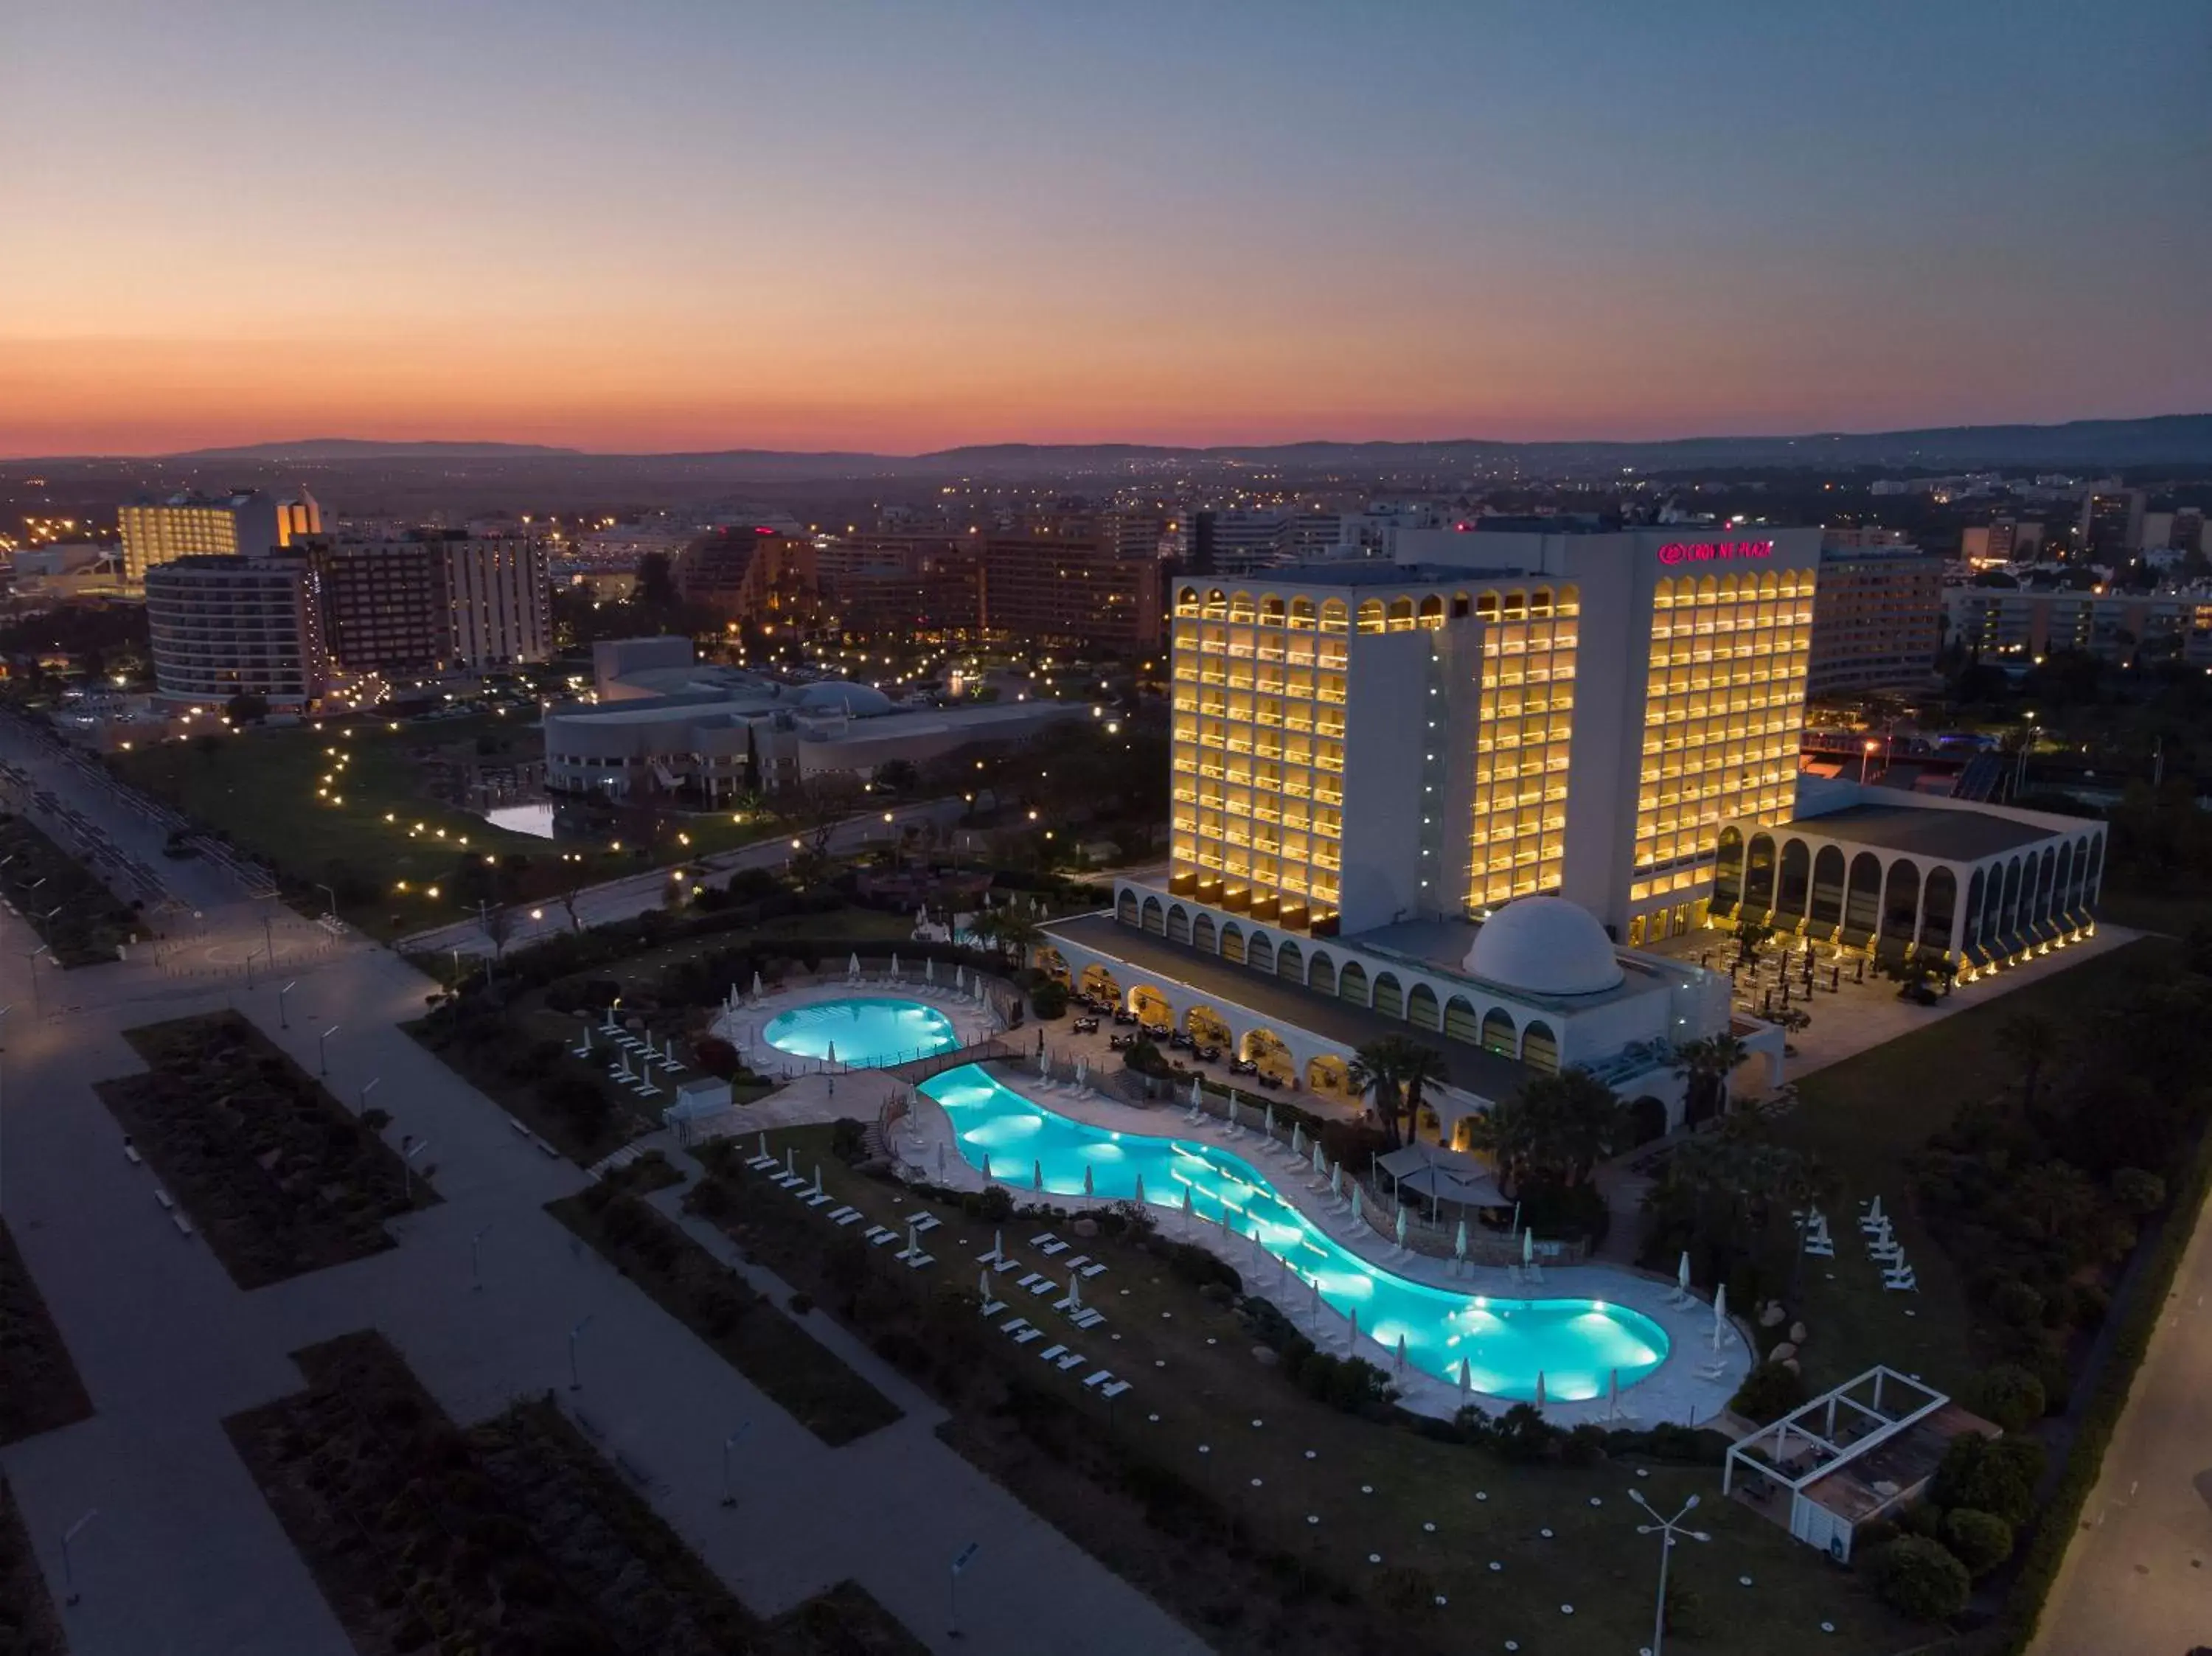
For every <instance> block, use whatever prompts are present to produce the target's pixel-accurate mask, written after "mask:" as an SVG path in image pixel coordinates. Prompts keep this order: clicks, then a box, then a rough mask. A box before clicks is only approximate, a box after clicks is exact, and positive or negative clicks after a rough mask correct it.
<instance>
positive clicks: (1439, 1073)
mask: <svg viewBox="0 0 2212 1656" xmlns="http://www.w3.org/2000/svg"><path fill="white" fill-rule="evenodd" d="M1389 1039H1390V1040H1396V1041H1401V1042H1402V1043H1403V1044H1404V1052H1405V1072H1404V1074H1403V1076H1402V1077H1401V1079H1402V1080H1403V1081H1404V1082H1405V1083H1406V1137H1407V1140H1408V1142H1410V1141H1411V1140H1413V1139H1414V1138H1417V1137H1419V1136H1420V1131H1421V1089H1422V1088H1424V1087H1425V1086H1427V1085H1429V1084H1430V1083H1431V1082H1433V1083H1436V1084H1437V1086H1442V1085H1443V1084H1444V1083H1446V1082H1448V1081H1449V1080H1450V1079H1451V1071H1450V1069H1449V1067H1448V1066H1447V1065H1445V1063H1444V1055H1443V1053H1442V1052H1438V1051H1437V1049H1436V1048H1435V1047H1433V1046H1429V1045H1427V1044H1426V1043H1425V1042H1422V1041H1418V1040H1413V1038H1412V1037H1410V1036H1407V1035H1393V1036H1390V1037H1389Z"/></svg>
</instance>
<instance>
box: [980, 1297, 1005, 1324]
mask: <svg viewBox="0 0 2212 1656" xmlns="http://www.w3.org/2000/svg"><path fill="white" fill-rule="evenodd" d="M1005 1309H1006V1301H1004V1300H986V1301H983V1320H984V1321H986V1322H988V1321H990V1319H992V1318H994V1317H995V1316H997V1315H998V1314H999V1313H1000V1312H1001V1311H1004V1310H1005Z"/></svg>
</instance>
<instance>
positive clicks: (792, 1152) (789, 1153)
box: [783, 1144, 799, 1179]
mask: <svg viewBox="0 0 2212 1656" xmlns="http://www.w3.org/2000/svg"><path fill="white" fill-rule="evenodd" d="M783 1170H784V1172H785V1174H787V1175H788V1176H789V1177H791V1178H793V1179H796V1178H798V1177H799V1152H798V1150H797V1149H793V1147H792V1146H791V1145H788V1144H787V1145H785V1146H784V1147H783Z"/></svg>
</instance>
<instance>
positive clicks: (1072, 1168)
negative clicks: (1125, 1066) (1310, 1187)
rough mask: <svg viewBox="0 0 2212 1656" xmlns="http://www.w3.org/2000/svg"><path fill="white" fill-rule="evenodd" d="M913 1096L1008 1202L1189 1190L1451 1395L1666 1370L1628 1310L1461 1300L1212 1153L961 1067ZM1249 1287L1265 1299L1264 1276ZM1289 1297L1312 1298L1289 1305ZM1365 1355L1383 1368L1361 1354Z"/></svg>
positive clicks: (1169, 1194)
mask: <svg viewBox="0 0 2212 1656" xmlns="http://www.w3.org/2000/svg"><path fill="white" fill-rule="evenodd" d="M841 1050H842V1049H841ZM921 1090H922V1091H923V1092H925V1093H927V1094H928V1095H929V1096H930V1097H932V1098H933V1099H935V1100H936V1101H938V1103H939V1104H940V1105H942V1106H943V1107H944V1108H945V1114H946V1115H947V1116H948V1117H950V1118H951V1122H952V1131H953V1135H954V1142H955V1143H957V1145H958V1147H959V1150H960V1154H961V1156H962V1157H963V1159H964V1160H965V1161H966V1162H968V1163H969V1165H970V1166H972V1167H975V1168H981V1166H982V1165H983V1158H984V1156H986V1155H988V1156H990V1158H991V1174H992V1177H993V1178H994V1179H995V1180H1000V1182H1002V1183H1004V1184H1006V1185H1007V1186H1010V1187H1011V1188H1012V1190H1013V1191H1014V1192H1015V1193H1016V1194H1017V1195H1018V1194H1019V1193H1020V1192H1022V1191H1024V1190H1026V1189H1028V1188H1030V1184H1031V1182H1032V1180H1033V1179H1034V1178H1035V1176H1036V1173H1037V1172H1038V1171H1039V1170H1040V1169H1042V1174H1043V1176H1044V1189H1045V1191H1046V1193H1047V1194H1048V1195H1058V1196H1080V1195H1082V1194H1083V1183H1084V1175H1085V1173H1086V1172H1087V1173H1088V1174H1090V1176H1091V1189H1092V1191H1093V1192H1094V1193H1095V1194H1097V1195H1098V1196H1102V1197H1107V1198H1115V1199H1118V1200H1124V1201H1126V1200H1129V1199H1131V1198H1134V1197H1135V1195H1136V1193H1137V1180H1139V1177H1141V1178H1142V1179H1143V1180H1144V1184H1145V1201H1146V1204H1147V1205H1149V1206H1152V1207H1154V1208H1163V1209H1171V1210H1180V1209H1181V1208H1182V1202H1183V1192H1185V1191H1186V1190H1188V1192H1190V1197H1191V1205H1192V1207H1193V1209H1194V1211H1195V1212H1197V1213H1198V1214H1199V1215H1200V1216H1203V1217H1205V1218H1206V1219H1209V1220H1214V1221H1218V1220H1219V1219H1220V1218H1221V1216H1222V1214H1223V1212H1224V1210H1227V1211H1228V1213H1229V1215H1230V1217H1231V1223H1232V1224H1233V1225H1234V1226H1235V1228H1237V1230H1238V1231H1239V1232H1241V1233H1243V1234H1248V1235H1249V1234H1250V1233H1251V1232H1252V1230H1253V1228H1255V1226H1256V1227H1257V1228H1258V1230H1259V1233H1260V1239H1261V1246H1262V1247H1265V1248H1266V1249H1267V1252H1268V1253H1272V1254H1273V1255H1275V1257H1276V1258H1278V1259H1282V1260H1284V1261H1285V1262H1286V1263H1287V1264H1288V1265H1289V1266H1290V1267H1291V1270H1293V1271H1296V1272H1297V1275H1298V1276H1299V1277H1301V1278H1302V1279H1304V1281H1305V1282H1306V1283H1309V1284H1317V1285H1318V1286H1319V1289H1320V1293H1321V1297H1322V1300H1323V1301H1326V1302H1327V1303H1328V1305H1330V1306H1331V1307H1334V1309H1335V1310H1336V1311H1337V1313H1339V1314H1340V1315H1342V1314H1345V1313H1349V1312H1350V1311H1352V1309H1354V1308H1355V1307H1356V1308H1357V1309H1358V1313H1359V1331H1360V1333H1361V1334H1362V1335H1363V1336H1371V1337H1372V1338H1376V1339H1378V1340H1380V1341H1381V1342H1382V1343H1383V1345H1384V1346H1385V1347H1389V1348H1392V1349H1395V1347H1396V1345H1397V1344H1398V1339H1399V1337H1400V1336H1401V1335H1403V1336H1404V1337H1405V1341H1406V1360H1407V1362H1409V1363H1411V1364H1412V1365H1413V1366H1414V1367H1415V1368H1419V1369H1421V1370H1422V1371H1424V1372H1425V1373H1427V1374H1433V1375H1435V1376H1436V1377H1437V1379H1439V1380H1445V1381H1447V1382H1449V1383H1450V1384H1451V1385H1454V1386H1456V1385H1457V1384H1458V1383H1459V1376H1460V1365H1461V1363H1462V1361H1464V1362H1466V1364H1467V1367H1468V1384H1469V1385H1470V1386H1472V1387H1473V1388H1474V1390H1475V1391H1477V1392H1487V1393H1488V1394H1490V1395H1491V1396H1492V1397H1501V1398H1530V1399H1533V1398H1534V1397H1535V1395H1536V1380H1537V1376H1538V1375H1539V1374H1541V1375H1542V1377H1543V1382H1544V1394H1545V1396H1546V1397H1547V1398H1548V1399H1550V1400H1552V1401H1554V1402H1559V1403H1567V1402H1573V1401H1576V1400H1578V1399H1585V1398H1601V1397H1603V1396H1605V1394H1606V1391H1607V1385H1608V1383H1609V1381H1610V1380H1611V1377H1612V1375H1613V1373H1614V1371H1616V1370H1618V1371H1619V1373H1620V1384H1621V1385H1622V1386H1630V1385H1632V1384H1633V1383H1634V1382H1636V1381H1637V1380H1642V1379H1643V1378H1644V1376H1645V1375H1646V1374H1650V1372H1651V1371H1652V1370H1653V1369H1655V1368H1657V1367H1658V1366H1659V1365H1660V1364H1661V1363H1662V1362H1664V1361H1666V1357H1667V1350H1668V1339H1667V1335H1666V1332H1665V1331H1664V1330H1662V1328H1661V1327H1660V1326H1659V1325H1658V1324H1656V1322H1654V1321H1652V1320H1651V1319H1650V1318H1649V1317H1647V1316H1645V1315H1644V1314H1643V1313H1641V1312H1638V1311H1632V1310H1630V1309H1628V1308H1627V1307H1625V1306H1617V1305H1611V1304H1608V1303H1607V1302H1606V1301H1602V1300H1589V1299H1577V1300H1514V1299H1501V1298H1499V1297H1498V1296H1497V1295H1480V1294H1477V1295H1468V1294H1459V1293H1455V1292H1453V1291H1452V1290H1451V1289H1443V1288H1431V1287H1430V1286H1429V1285H1428V1284H1427V1283H1416V1282H1412V1281H1409V1280H1408V1279H1407V1278H1406V1277H1399V1276H1394V1275H1393V1274H1392V1273H1390V1272H1389V1271H1384V1270H1382V1269H1381V1268H1379V1267H1377V1266H1375V1265H1370V1264H1368V1263H1367V1262H1366V1261H1365V1260H1364V1259H1360V1258H1358V1256H1357V1255H1356V1254H1353V1253H1350V1252H1349V1251H1347V1250H1346V1248H1344V1247H1341V1246H1340V1244H1338V1243H1337V1242H1336V1241H1335V1240H1334V1239H1332V1238H1331V1237H1329V1236H1328V1235H1327V1234H1324V1233H1323V1232H1322V1231H1321V1230H1319V1229H1317V1228H1316V1227H1315V1226H1314V1224H1313V1223H1312V1222H1311V1221H1310V1220H1309V1219H1307V1218H1306V1216H1304V1214H1302V1213H1300V1212H1299V1211H1298V1210H1297V1208H1296V1207H1295V1206H1293V1205H1292V1204H1291V1203H1289V1202H1288V1201H1285V1199H1284V1198H1282V1197H1281V1196H1279V1195H1278V1194H1277V1193H1276V1191H1275V1188H1274V1186H1273V1183H1272V1182H1271V1180H1270V1175H1269V1174H1264V1173H1262V1172H1261V1171H1260V1170H1259V1168H1256V1167H1255V1166H1254V1165H1253V1164H1252V1163H1251V1162H1247V1161H1245V1160H1244V1159H1243V1157H1241V1156H1237V1155H1234V1154H1233V1153H1231V1151H1228V1150H1225V1149H1220V1148H1218V1146H1215V1145H1212V1144H1206V1143H1199V1142H1197V1141H1194V1140H1189V1139H1176V1138H1164V1137H1152V1136H1150V1135H1148V1134H1141V1133H1121V1132H1114V1131H1109V1130H1108V1129H1106V1128H1103V1127H1093V1126H1089V1125H1085V1124H1084V1123H1082V1122H1079V1121H1073V1120H1071V1119H1068V1118H1067V1117H1066V1116H1064V1115H1060V1114H1058V1113H1054V1112H1053V1111H1051V1110H1048V1109H1046V1108H1044V1107H1042V1106H1041V1105H1038V1104H1036V1103H1033V1102H1031V1101H1030V1100H1028V1099H1026V1098H1024V1097H1023V1096H1022V1095H1020V1094H1018V1093H1016V1092H1012V1091H1011V1090H1009V1089H1006V1088H1005V1087H1002V1086H1000V1084H999V1083H997V1082H996V1081H994V1080H993V1079H992V1078H991V1077H990V1076H988V1075H987V1074H986V1073H985V1072H984V1071H982V1070H981V1069H979V1068H977V1067H976V1066H975V1065H972V1064H969V1065H962V1066H961V1067H960V1068H958V1069H957V1070H949V1071H946V1072H945V1074H943V1075H941V1076H937V1077H933V1078H932V1079H930V1080H928V1081H926V1082H924V1083H922V1086H921ZM1270 1159H1271V1160H1273V1158H1272V1157H1271V1158H1270ZM1279 1169H1280V1170H1279V1173H1278V1174H1276V1175H1274V1176H1276V1177H1280V1178H1284V1179H1291V1178H1299V1177H1304V1176H1305V1175H1304V1174H1300V1173H1298V1172H1297V1171H1296V1170H1295V1169H1294V1168H1292V1165H1291V1162H1288V1161H1287V1160H1285V1161H1282V1162H1279ZM1250 1286H1251V1287H1253V1288H1254V1289H1255V1290H1258V1291H1261V1292H1267V1290H1268V1289H1269V1288H1270V1284H1269V1283H1268V1282H1267V1280H1266V1275H1265V1273H1263V1274H1262V1276H1261V1278H1260V1279H1259V1280H1257V1281H1255V1282H1253V1283H1250ZM1300 1291H1304V1292H1305V1293H1308V1294H1310V1293H1311V1292H1312V1291H1313V1289H1312V1288H1310V1287H1309V1288H1307V1289H1304V1290H1298V1289H1292V1290H1291V1293H1292V1294H1293V1295H1296V1294H1297V1293H1298V1292H1300ZM1278 1297H1279V1295H1278ZM1293 1303H1295V1301H1293ZM1365 1355H1366V1356H1368V1357H1369V1358H1370V1361H1375V1360H1381V1359H1382V1358H1383V1354H1382V1353H1381V1352H1378V1351H1376V1350H1375V1348H1374V1347H1372V1346H1368V1347H1366V1348H1365Z"/></svg>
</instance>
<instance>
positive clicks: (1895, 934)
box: [1881, 857, 1920, 954]
mask: <svg viewBox="0 0 2212 1656" xmlns="http://www.w3.org/2000/svg"><path fill="white" fill-rule="evenodd" d="M1919 924H1920V864H1917V863H1916V862H1914V861H1913V860H1912V858H1910V857H1900V858H1898V859H1897V860H1896V861H1895V862H1893V863H1892V864H1890V865H1889V877H1888V879H1887V882H1885V883H1884V884H1883V887H1882V900H1881V948H1882V951H1883V952H1884V953H1885V954H1887V953H1889V952H1891V951H1893V950H1900V949H1904V948H1905V946H1906V945H1907V944H1909V943H1911V941H1912V938H1913V935H1914V932H1915V930H1916V928H1917V926H1918V925H1919Z"/></svg>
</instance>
